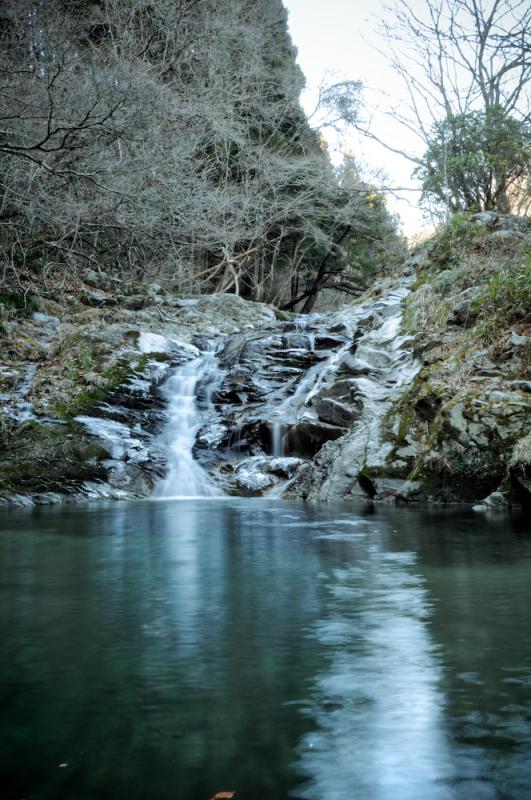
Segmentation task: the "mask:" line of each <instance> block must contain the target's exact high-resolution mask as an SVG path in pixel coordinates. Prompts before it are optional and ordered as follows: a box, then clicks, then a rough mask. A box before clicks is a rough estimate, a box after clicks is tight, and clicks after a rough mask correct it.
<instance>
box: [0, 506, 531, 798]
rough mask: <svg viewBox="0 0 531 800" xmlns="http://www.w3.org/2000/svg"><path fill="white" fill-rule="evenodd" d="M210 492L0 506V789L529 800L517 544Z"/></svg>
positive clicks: (420, 522) (512, 539)
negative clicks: (179, 497)
mask: <svg viewBox="0 0 531 800" xmlns="http://www.w3.org/2000/svg"><path fill="white" fill-rule="evenodd" d="M529 528H530V526H529V521H528V520H527V521H526V520H525V519H524V518H520V517H512V518H507V517H505V516H502V517H499V518H497V517H493V518H492V519H488V520H487V519H485V517H483V516H481V515H480V516H478V515H474V514H473V512H468V511H458V512H456V511H430V512H428V511H421V510H418V509H417V510H412V511H410V510H400V509H398V510H397V509H391V508H383V507H381V508H377V509H376V510H372V509H371V508H369V507H367V508H365V507H355V508H353V507H347V506H338V507H318V508H312V507H306V508H305V507H303V506H299V505H290V504H286V503H281V502H277V501H265V500H236V499H227V500H221V501H220V500H216V501H213V500H205V501H194V500H190V501H168V502H145V503H129V504H125V503H124V504H116V505H110V506H101V505H99V506H97V507H93V508H92V507H85V508H81V507H79V506H78V507H65V508H62V509H61V508H56V509H47V510H44V509H43V510H40V511H39V510H37V511H34V512H16V513H14V512H12V513H10V512H3V513H2V514H0V637H1V638H0V744H1V746H0V776H1V777H0V795H1V797H2V798H5V800H22V799H23V798H25V800H88V798H90V799H91V800H92V799H93V798H94V799H96V798H97V799H98V800H107V799H108V800H111V798H112V800H122V798H127V800H140V799H141V798H142V800H143V799H144V798H145V799H146V800H169V799H170V798H171V799H172V800H181V799H182V800H208V798H210V797H211V796H212V795H213V794H214V793H215V792H220V791H228V790H236V791H237V794H236V800H283V798H288V797H295V798H308V800H476V799H477V800H527V799H528V798H531V617H530V611H531V569H530V566H531V564H530V559H531V531H530V530H529Z"/></svg>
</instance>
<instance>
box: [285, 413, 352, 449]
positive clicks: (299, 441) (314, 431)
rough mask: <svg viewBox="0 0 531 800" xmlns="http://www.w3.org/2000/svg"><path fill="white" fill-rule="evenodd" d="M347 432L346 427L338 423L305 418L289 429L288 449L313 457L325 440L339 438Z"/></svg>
mask: <svg viewBox="0 0 531 800" xmlns="http://www.w3.org/2000/svg"><path fill="white" fill-rule="evenodd" d="M345 433H346V429H345V428H340V427H338V426H336V425H330V424H328V423H326V422H319V421H318V420H304V421H303V422H299V423H298V424H297V425H294V426H293V427H292V428H291V429H290V430H289V431H288V434H287V441H288V450H289V452H290V453H291V454H293V455H296V456H300V457H301V458H311V457H312V456H314V455H315V454H316V453H317V452H318V451H319V450H320V449H321V447H322V446H323V445H324V444H325V442H329V441H333V440H335V439H339V438H340V437H341V436H343V435H344V434H345Z"/></svg>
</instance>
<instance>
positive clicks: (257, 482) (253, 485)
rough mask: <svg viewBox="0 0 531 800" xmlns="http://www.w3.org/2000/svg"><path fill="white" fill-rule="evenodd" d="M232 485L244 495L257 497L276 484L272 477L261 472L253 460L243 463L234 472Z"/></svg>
mask: <svg viewBox="0 0 531 800" xmlns="http://www.w3.org/2000/svg"><path fill="white" fill-rule="evenodd" d="M234 483H235V484H236V486H237V487H238V489H240V490H241V491H242V492H243V493H244V494H246V495H247V496H249V497H257V496H260V495H261V494H263V492H264V491H265V490H266V489H271V488H272V487H273V486H275V484H276V483H277V481H276V479H275V477H274V475H270V474H267V473H265V472H263V471H262V470H261V469H260V467H259V465H258V464H257V463H256V462H255V461H254V460H253V459H249V460H248V461H244V462H243V463H241V464H240V465H239V466H238V467H236V469H235V471H234Z"/></svg>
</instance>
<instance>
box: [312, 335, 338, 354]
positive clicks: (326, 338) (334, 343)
mask: <svg viewBox="0 0 531 800" xmlns="http://www.w3.org/2000/svg"><path fill="white" fill-rule="evenodd" d="M344 344H345V338H344V337H343V336H333V335H331V334H316V336H315V347H316V349H317V350H336V349H337V348H338V347H342V346H343V345H344Z"/></svg>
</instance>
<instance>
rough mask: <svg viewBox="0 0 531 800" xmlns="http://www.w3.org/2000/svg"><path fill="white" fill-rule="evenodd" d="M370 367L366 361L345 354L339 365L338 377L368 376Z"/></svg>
mask: <svg viewBox="0 0 531 800" xmlns="http://www.w3.org/2000/svg"><path fill="white" fill-rule="evenodd" d="M370 372H371V367H370V365H369V364H367V362H366V361H362V360H361V359H359V358H356V357H355V356H353V355H352V354H351V353H346V354H345V355H344V356H343V358H342V359H341V362H340V364H339V367H338V370H337V373H338V375H369V374H370Z"/></svg>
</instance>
